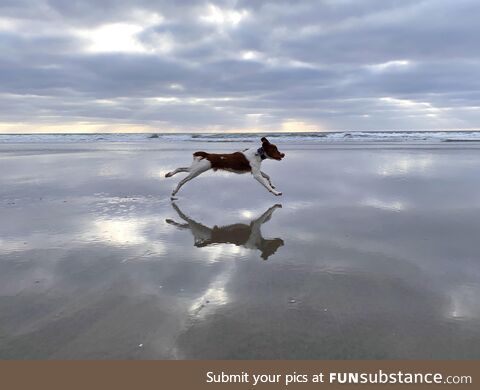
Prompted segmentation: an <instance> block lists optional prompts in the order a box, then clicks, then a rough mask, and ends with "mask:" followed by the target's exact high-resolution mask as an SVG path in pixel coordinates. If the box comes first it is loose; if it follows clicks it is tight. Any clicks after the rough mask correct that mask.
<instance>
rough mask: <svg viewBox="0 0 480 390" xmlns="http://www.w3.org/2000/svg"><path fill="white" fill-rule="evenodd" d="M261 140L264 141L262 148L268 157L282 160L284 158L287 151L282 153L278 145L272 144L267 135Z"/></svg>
mask: <svg viewBox="0 0 480 390" xmlns="http://www.w3.org/2000/svg"><path fill="white" fill-rule="evenodd" d="M260 141H262V148H263V150H264V151H265V154H266V155H267V157H268V158H272V159H274V160H278V161H280V160H281V159H282V158H284V157H285V153H280V151H279V150H278V148H277V146H276V145H274V144H271V143H270V142H269V141H268V139H266V138H265V137H262V139H261V140H260Z"/></svg>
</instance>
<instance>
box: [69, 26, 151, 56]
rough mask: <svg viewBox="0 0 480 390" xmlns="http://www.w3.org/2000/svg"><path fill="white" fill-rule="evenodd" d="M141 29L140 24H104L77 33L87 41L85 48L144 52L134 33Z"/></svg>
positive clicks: (97, 50)
mask: <svg viewBox="0 0 480 390" xmlns="http://www.w3.org/2000/svg"><path fill="white" fill-rule="evenodd" d="M142 30H143V28H142V27H141V26H138V25H135V24H128V23H113V24H106V25H103V26H101V27H98V28H96V29H92V30H83V31H79V33H78V34H79V35H80V36H81V37H83V38H85V39H86V40H88V41H89V44H88V46H87V50H88V51H89V52H93V53H101V52H127V53H128V52H130V53H134V52H146V51H147V49H146V48H145V47H144V46H143V45H142V44H141V43H140V42H138V40H137V38H136V35H137V34H138V33H140V32H141V31H142Z"/></svg>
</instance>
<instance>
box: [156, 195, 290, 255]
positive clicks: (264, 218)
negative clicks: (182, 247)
mask: <svg viewBox="0 0 480 390" xmlns="http://www.w3.org/2000/svg"><path fill="white" fill-rule="evenodd" d="M172 207H173V208H174V209H175V211H176V212H177V214H178V216H179V217H180V218H181V219H183V220H184V221H185V222H186V223H178V222H176V221H174V220H173V219H166V220H165V222H167V223H168V224H169V225H173V226H175V227H177V228H179V229H188V230H190V231H191V232H192V234H193V237H194V245H195V246H196V247H197V248H203V247H206V246H208V245H217V244H234V245H236V246H242V247H244V248H247V249H252V250H254V249H258V250H259V251H260V252H261V257H262V259H263V260H267V259H268V258H269V256H271V255H273V254H274V253H275V252H276V251H277V249H278V248H280V247H281V246H283V245H284V241H283V240H282V239H281V238H263V235H262V231H261V226H262V225H263V224H264V223H265V222H268V221H269V220H270V218H272V214H273V212H274V211H275V210H276V209H278V208H281V207H282V205H281V204H276V205H274V206H272V207H270V208H269V209H268V210H267V211H265V212H264V213H263V214H262V215H261V216H260V217H258V218H257V219H255V220H252V221H251V222H250V223H249V224H245V223H236V224H233V225H228V226H220V227H218V226H216V225H215V226H214V227H213V228H210V227H208V226H205V225H203V224H201V223H199V222H197V221H195V220H193V219H192V218H189V217H188V216H187V215H185V214H184V213H183V212H182V211H181V210H180V208H179V207H178V206H177V205H176V204H175V203H174V202H172Z"/></svg>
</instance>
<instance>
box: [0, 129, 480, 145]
mask: <svg viewBox="0 0 480 390" xmlns="http://www.w3.org/2000/svg"><path fill="white" fill-rule="evenodd" d="M263 136H267V137H268V138H269V139H270V140H272V142H275V143H286V142H308V143H351V142H373V143H375V142H377V143H378V142H385V143H390V142H415V143H422V142H426V143H428V142H480V130H478V131H477V130H475V131H371V132H370V131H343V132H315V133H313V132H308V133H298V132H295V133H285V132H282V133H155V134H150V133H149V134H145V133H108V134H103V133H102V134H100V133H97V134H79V133H73V134H71V133H69V134H0V143H78V142H80V143H81V142H189V141H190V142H255V141H258V139H259V138H261V137H263Z"/></svg>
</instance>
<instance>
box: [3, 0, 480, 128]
mask: <svg viewBox="0 0 480 390" xmlns="http://www.w3.org/2000/svg"><path fill="white" fill-rule="evenodd" d="M479 12H480V3H478V2H476V1H473V0H461V1H456V2H451V1H446V0H435V1H434V0H424V1H413V0H412V1H402V2H399V1H382V2H378V1H369V0H367V1H350V0H341V1H332V0H324V1H298V2H290V1H261V2H259V1H252V0H244V1H240V0H239V1H233V0H232V1H228V0H225V1H212V2H207V1H182V2H173V1H153V0H151V1H149V0H143V1H141V0H139V1H113V0H109V1H93V0H89V1H81V2H64V1H60V0H49V1H47V0H44V1H41V0H38V1H33V0H21V1H3V2H2V3H1V4H0V15H1V16H0V49H1V50H2V54H3V55H2V57H1V59H0V102H1V103H2V110H1V111H0V124H1V123H3V124H7V125H10V127H9V128H8V129H9V131H12V130H13V131H14V130H15V129H14V127H12V125H13V126H14V125H15V124H16V123H20V122H21V123H30V124H31V129H30V130H31V131H35V126H36V125H37V124H51V125H52V126H53V125H56V124H68V123H74V122H83V123H113V124H122V123H128V124H135V125H141V126H146V127H147V128H150V129H154V128H159V129H162V130H169V129H174V130H189V131H195V130H199V131H201V130H209V129H215V130H220V129H253V128H258V129H265V130H281V129H282V126H284V125H285V124H286V123H290V122H293V123H295V124H296V125H295V126H297V127H298V130H302V129H303V128H305V127H308V128H318V129H373V130H375V129H377V130H380V129H399V128H403V129H419V128H422V129H428V128H438V127H442V128H472V127H475V126H476V125H477V123H478V119H479V116H480V115H479V114H480V108H479V107H480V104H479V97H480V92H479V91H480V82H479V81H478V80H480V77H479V76H480V67H479V62H480V58H479V54H478V50H477V49H476V47H477V43H476V37H478V36H479V35H480V25H479V24H478V23H477V21H476V17H475V15H478V13H479ZM283 128H285V127H283ZM0 129H1V127H0ZM288 129H289V130H292V127H291V126H290V127H288ZM72 130H73V131H75V129H74V128H72ZM0 131H3V130H0Z"/></svg>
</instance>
